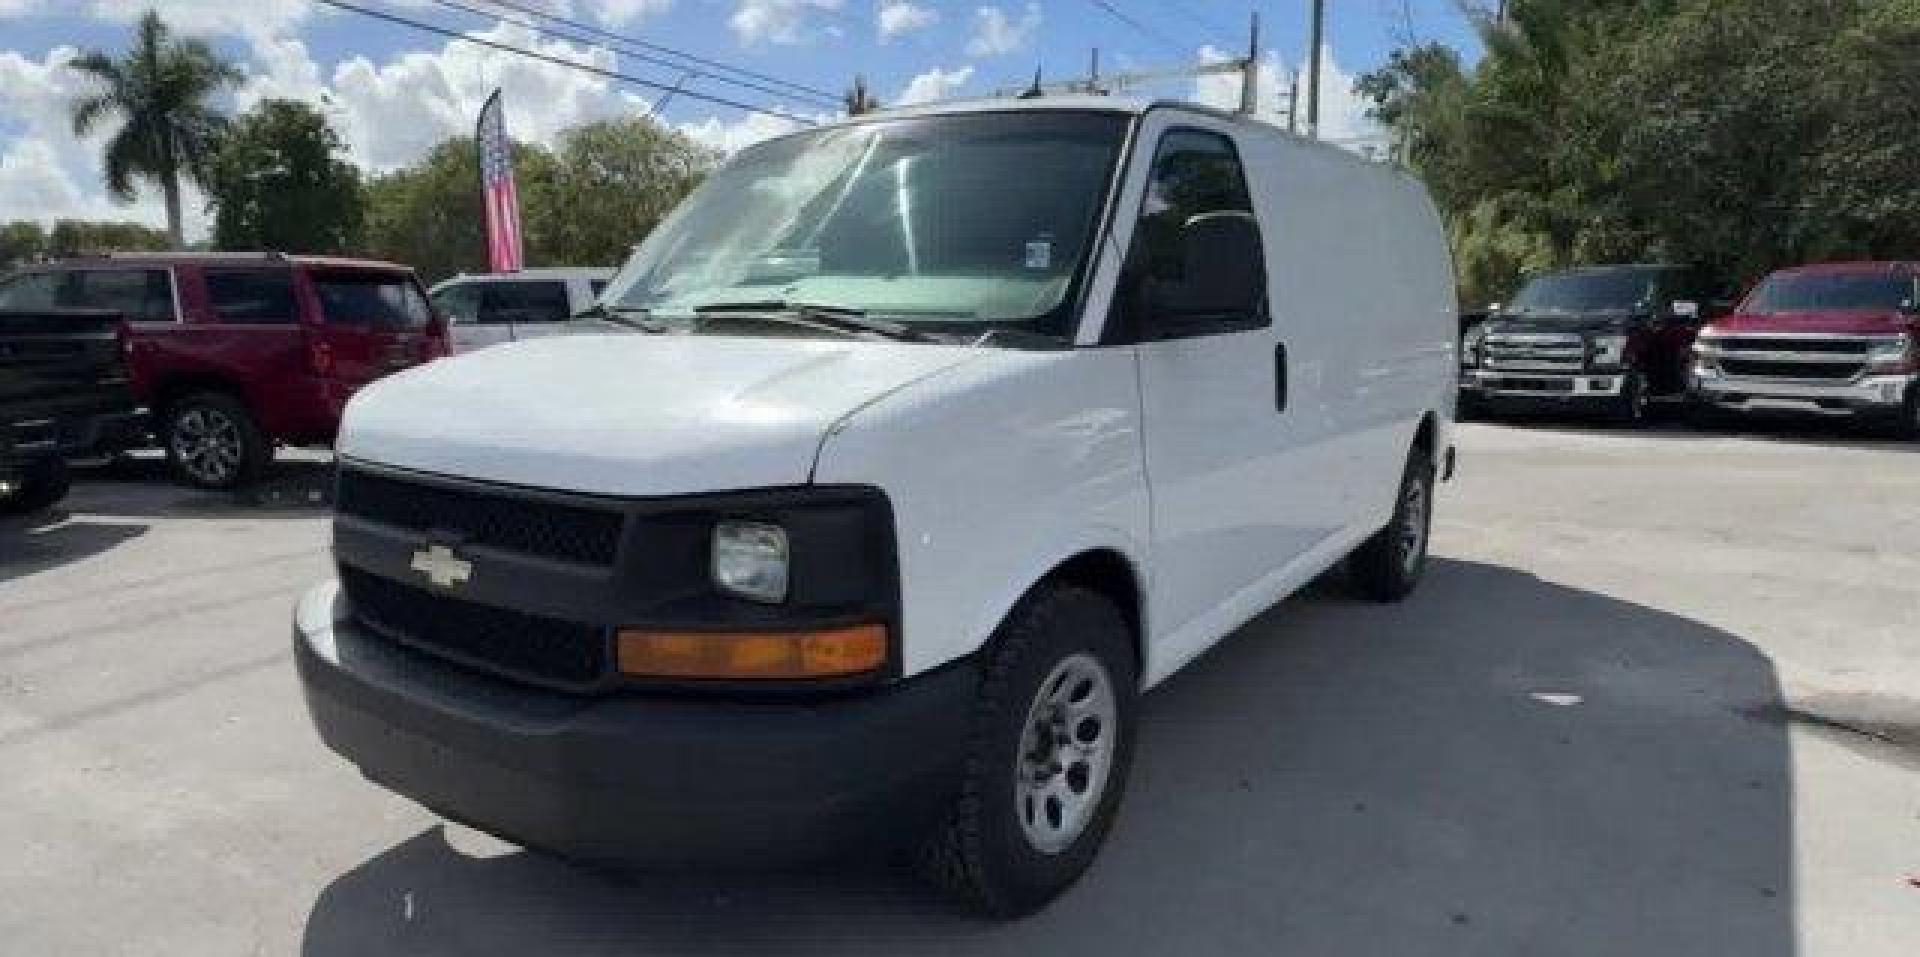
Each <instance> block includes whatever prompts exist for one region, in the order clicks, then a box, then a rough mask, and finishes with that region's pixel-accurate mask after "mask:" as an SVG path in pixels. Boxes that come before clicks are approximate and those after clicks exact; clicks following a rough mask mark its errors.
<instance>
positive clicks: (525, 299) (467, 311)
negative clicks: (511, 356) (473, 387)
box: [428, 266, 614, 352]
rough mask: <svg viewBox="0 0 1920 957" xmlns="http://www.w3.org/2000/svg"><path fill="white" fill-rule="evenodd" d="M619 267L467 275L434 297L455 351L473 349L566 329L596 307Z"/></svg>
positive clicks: (432, 292)
mask: <svg viewBox="0 0 1920 957" xmlns="http://www.w3.org/2000/svg"><path fill="white" fill-rule="evenodd" d="M613 272H614V271H613V270H611V269H593V268H585V267H572V266H566V267H546V268H539V269H523V270H521V271H519V272H508V273H483V274H480V275H467V274H461V275H458V276H455V277H453V278H452V279H448V280H445V281H443V282H440V283H439V284H437V285H435V286H434V287H433V289H432V290H430V291H429V292H428V296H429V297H430V298H432V300H433V304H434V306H435V307H436V308H438V309H439V310H440V311H441V312H443V313H446V315H447V330H448V333H449V335H450V338H451V341H452V344H453V351H455V352H472V351H473V350H475V349H479V348H482V347H484V346H490V345H495V344H498V343H502V342H513V341H515V340H518V339H536V338H539V337H540V336H551V335H554V334H556V333H559V332H561V331H563V330H564V329H565V323H566V322H567V320H569V319H572V318H573V317H574V316H577V315H579V314H580V313H583V312H586V311H587V310H588V309H591V308H592V307H593V304H594V302H595V301H597V300H598V299H599V298H600V293H601V291H602V290H604V289H606V287H607V281H608V280H610V279H612V278H613Z"/></svg>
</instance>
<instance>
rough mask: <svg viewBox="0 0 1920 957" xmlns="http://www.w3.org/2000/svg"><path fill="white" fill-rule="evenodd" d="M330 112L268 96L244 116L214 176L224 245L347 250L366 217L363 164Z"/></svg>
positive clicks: (216, 234) (212, 192)
mask: <svg viewBox="0 0 1920 957" xmlns="http://www.w3.org/2000/svg"><path fill="white" fill-rule="evenodd" d="M345 152H346V147H345V146H344V144H342V143H341V141H340V135H339V134H338V133H336V132H334V130H333V128H332V127H331V126H329V125H328V124H327V118H326V117H325V116H322V115H321V114H320V113H319V111H317V110H315V109H313V108H312V107H310V106H307V105H306V104H304V103H296V102H293V101H290V100H268V101H266V102H263V103H261V104H260V105H259V106H256V107H255V108H254V109H253V110H252V111H250V112H248V113H247V114H245V115H243V116H241V117H240V118H239V119H238V120H237V121H236V122H235V123H234V125H233V129H232V131H231V132H230V133H229V134H228V135H227V136H226V137H225V138H224V140H223V141H222V143H221V146H220V151H219V153H218V154H217V155H215V157H214V159H213V162H212V164H211V170H210V176H209V177H208V182H207V190H208V194H209V198H210V204H211V206H212V208H213V210H214V226H213V243H214V246H216V247H217V248H220V249H272V250H280V251H283V252H300V253H342V252H347V251H350V250H352V249H354V248H355V247H357V246H358V245H359V243H360V234H361V227H362V225H363V221H364V219H365V216H366V201H365V199H364V197H363V196H362V195H361V192H362V187H361V183H360V170H359V168H358V167H356V166H354V165H353V164H352V163H349V162H347V161H346V160H345V159H344V158H343V154H344V153H345Z"/></svg>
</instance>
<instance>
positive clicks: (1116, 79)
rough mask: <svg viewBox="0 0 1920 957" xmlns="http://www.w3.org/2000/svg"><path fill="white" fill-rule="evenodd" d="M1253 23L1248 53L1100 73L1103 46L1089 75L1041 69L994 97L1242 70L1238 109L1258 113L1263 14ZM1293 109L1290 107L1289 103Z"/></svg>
mask: <svg viewBox="0 0 1920 957" xmlns="http://www.w3.org/2000/svg"><path fill="white" fill-rule="evenodd" d="M1251 21H1252V22H1251V26H1250V28H1249V30H1248V37H1247V41H1248V42H1247V55H1246V56H1243V57H1237V58H1234V59H1231V60H1221V61H1219V62H1217V63H1201V64H1197V65H1192V66H1177V67H1167V68H1164V69H1154V70H1136V71H1132V72H1127V73H1109V74H1106V75H1104V76H1103V75H1101V73H1100V50H1099V48H1098V47H1096V48H1094V50H1093V57H1092V60H1091V63H1090V64H1089V68H1088V71H1087V75H1086V76H1084V77H1080V78H1077V79H1071V80H1058V81H1055V82H1052V83H1045V82H1042V81H1041V79H1040V71H1039V70H1037V69H1036V70H1035V71H1034V72H1033V82H1032V83H1030V84H1028V85H1026V86H1024V87H1002V88H1000V89H997V90H994V91H993V94H992V95H993V96H995V97H1014V98H1017V99H1023V100H1030V99H1037V98H1039V97H1043V96H1053V95H1061V94H1076V93H1079V94H1092V95H1094V96H1106V95H1108V94H1110V93H1112V92H1113V91H1114V90H1116V89H1124V88H1126V87H1130V86H1137V85H1139V84H1142V83H1155V82H1160V81H1163V80H1192V79H1198V78H1200V77H1203V76H1221V75H1226V74H1239V76H1240V108H1239V112H1241V113H1244V114H1246V115H1248V116H1252V115H1253V114H1255V113H1257V112H1258V111H1259V108H1260V102H1259V98H1260V15H1259V14H1258V13H1255V14H1253V15H1252V17H1251ZM1289 109H1291V107H1289Z"/></svg>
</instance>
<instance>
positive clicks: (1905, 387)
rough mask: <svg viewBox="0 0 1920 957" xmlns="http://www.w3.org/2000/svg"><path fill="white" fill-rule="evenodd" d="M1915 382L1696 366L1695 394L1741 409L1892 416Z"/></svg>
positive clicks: (1909, 377)
mask: <svg viewBox="0 0 1920 957" xmlns="http://www.w3.org/2000/svg"><path fill="white" fill-rule="evenodd" d="M1916 382H1920V376H1914V375H1875V376H1861V377H1859V378H1857V379H1851V380H1847V381H1842V382H1810V381H1806V380H1782V379H1753V378H1733V377H1729V376H1726V375H1723V374H1721V373H1720V372H1718V371H1717V370H1715V369H1713V368H1711V367H1708V366H1697V367H1695V369H1694V373H1693V393H1694V395H1695V396H1696V397H1697V398H1698V399H1699V400H1700V401H1702V402H1706V403H1709V404H1712V405H1714V406H1716V407H1718V408H1722V409H1728V410H1731V411H1737V412H1803V413H1813V414H1816V415H1842V416H1845V415H1893V414H1897V413H1899V412H1900V411H1901V410H1902V409H1904V408H1905V407H1906V402H1907V397H1908V396H1909V395H1910V394H1911V393H1912V391H1913V389H1914V385H1915V383H1916Z"/></svg>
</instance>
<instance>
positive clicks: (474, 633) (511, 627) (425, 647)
mask: <svg viewBox="0 0 1920 957" xmlns="http://www.w3.org/2000/svg"><path fill="white" fill-rule="evenodd" d="M340 586H341V588H342V589H343V590H344V591H345V592H346V595H347V602H348V604H349V606H350V607H351V608H352V613H353V616H354V619H355V620H356V621H358V622H359V623H360V624H361V625H363V626H365V627H367V628H368V629H370V630H372V631H373V632H374V633H376V634H378V635H380V636H382V637H384V638H387V639H389V640H392V641H395V642H398V643H400V644H402V645H407V646H410V647H413V648H416V649H418V650H421V651H425V652H428V653H431V654H435V655H439V656H441V657H445V658H449V659H452V660H454V661H456V662H459V663H461V664H465V665H468V666H471V667H476V668H479V669H482V670H485V671H492V672H496V673H499V674H502V675H505V676H508V677H512V678H518V679H521V680H524V681H528V682H531V683H535V684H543V685H549V686H553V687H557V688H564V689H568V690H583V689H586V688H590V687H592V686H594V685H596V684H598V683H600V682H602V681H604V680H605V679H606V677H607V674H608V670H609V664H610V659H611V651H610V649H609V640H608V637H607V629H605V628H603V627H601V626H599V625H590V624H585V623H582V622H574V621H562V620H560V619H557V618H547V617H543V616H540V615H530V614H527V613H526V612H521V611H514V610H512V609H509V608H496V607H494V606H491V605H482V604H478V603H476V602H469V601H462V600H460V599H457V598H451V597H448V596H446V595H440V594H435V593H433V592H430V591H427V590H425V589H423V588H418V587H415V586H413V585H408V584H405V583H402V582H397V581H393V580H392V579H388V578H382V577H380V576H378V575H374V574H371V573H369V572H365V571H362V570H360V569H357V568H352V567H348V566H341V568H340Z"/></svg>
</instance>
